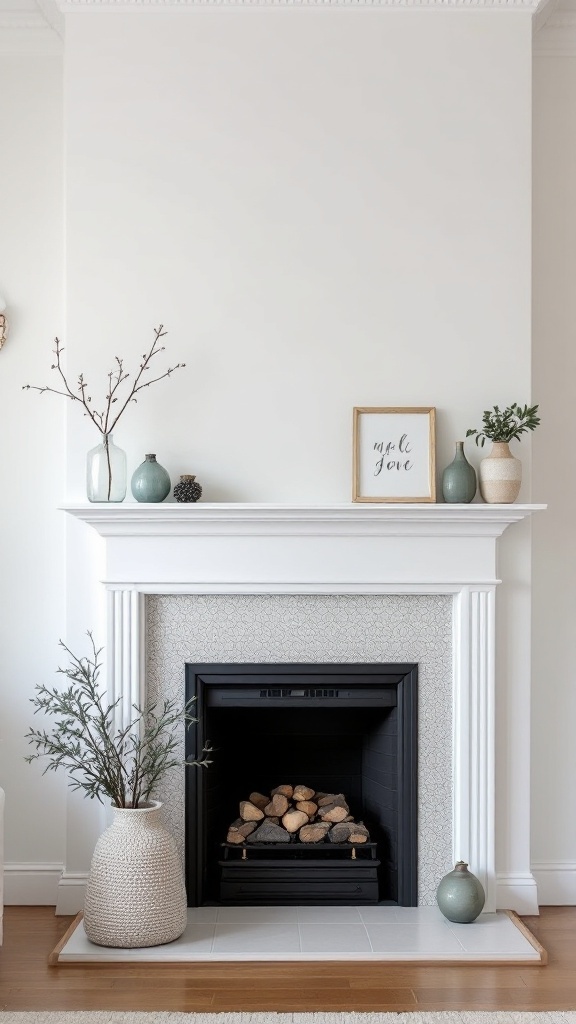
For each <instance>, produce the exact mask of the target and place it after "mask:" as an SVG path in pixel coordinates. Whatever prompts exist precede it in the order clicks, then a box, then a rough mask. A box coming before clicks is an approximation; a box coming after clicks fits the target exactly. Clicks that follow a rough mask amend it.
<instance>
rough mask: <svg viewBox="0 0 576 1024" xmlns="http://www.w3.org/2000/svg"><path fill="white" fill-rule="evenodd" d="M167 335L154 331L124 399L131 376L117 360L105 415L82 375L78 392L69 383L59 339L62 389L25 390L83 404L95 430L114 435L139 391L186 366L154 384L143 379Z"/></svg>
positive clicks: (58, 367) (26, 387) (110, 376)
mask: <svg viewBox="0 0 576 1024" xmlns="http://www.w3.org/2000/svg"><path fill="white" fill-rule="evenodd" d="M167 333H168V332H167V331H165V330H164V325H163V324H160V326H159V327H155V328H154V341H153V342H152V345H151V347H150V350H149V351H148V352H144V353H143V355H142V362H141V363H140V366H139V367H138V371H137V373H136V376H135V377H134V379H133V382H132V387H131V389H130V391H129V392H128V395H127V396H124V397H123V398H121V397H120V395H119V394H118V389H119V388H120V387H121V385H122V384H124V382H125V381H126V380H128V378H129V377H130V374H129V373H128V372H127V371H126V370H125V369H124V360H123V359H120V357H119V356H115V363H116V365H115V366H114V368H113V369H112V370H110V371H109V373H108V387H107V393H106V395H105V399H104V400H105V405H104V408H103V410H102V412H98V411H97V410H96V409H93V408H92V404H91V403H92V398H91V396H90V392H89V389H88V384H87V382H86V380H85V378H84V374H83V373H80V374H79V375H78V378H77V381H76V390H75V391H74V390H73V388H72V387H71V386H70V384H69V383H68V380H67V378H66V374H65V373H64V370H63V369H62V353H63V352H64V347H63V346H62V344H61V342H60V340H59V338H55V339H54V355H55V357H56V362H54V363H52V366H51V367H50V369H51V370H56V373H57V374H58V376H59V377H60V379H61V381H62V387H63V389H62V390H61V389H60V388H52V387H50V386H49V385H44V386H43V387H39V386H38V385H36V384H24V385H23V387H22V390H23V391H39V392H40V394H41V395H43V394H44V393H45V392H46V391H51V392H52V393H53V394H54V395H62V396H63V397H64V398H69V399H70V400H71V401H73V402H80V404H81V405H82V406H83V408H84V416H88V418H89V419H90V420H91V421H92V423H93V424H94V426H95V427H96V429H97V430H99V431H100V433H101V434H103V435H107V434H111V433H112V431H113V430H114V428H115V426H116V424H117V423H118V420H119V419H120V417H121V416H122V414H123V413H124V412H125V410H126V409H127V407H128V405H129V404H130V402H137V398H136V395H137V394H138V392H139V391H142V390H143V389H144V388H149V387H150V385H151V384H156V382H157V381H159V380H163V379H164V377H170V375H171V374H172V373H174V371H175V370H179V369H181V368H183V367H185V366H186V363H176V365H175V366H169V367H168V369H167V370H166V371H165V372H164V373H161V374H160V375H159V376H158V377H153V378H152V379H151V380H146V379H144V378H145V376H146V374H147V373H148V371H149V370H150V363H151V361H152V360H153V359H154V356H157V355H158V354H159V353H160V352H164V351H165V346H164V345H161V344H160V339H161V338H164V337H165V336H166V334H167ZM117 402H120V403H121V404H120V407H119V409H118V410H116V409H114V408H113V407H114V406H115V405H116V403H117Z"/></svg>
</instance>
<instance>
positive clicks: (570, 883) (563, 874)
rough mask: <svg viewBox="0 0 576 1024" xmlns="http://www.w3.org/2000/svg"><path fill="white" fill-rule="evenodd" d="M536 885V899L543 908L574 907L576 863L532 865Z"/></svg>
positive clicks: (543, 862)
mask: <svg viewBox="0 0 576 1024" xmlns="http://www.w3.org/2000/svg"><path fill="white" fill-rule="evenodd" d="M532 871H533V873H534V878H535V879H536V882H537V883H538V899H539V902H540V903H541V905H542V906H543V907H569V906H574V905H576V863H575V862H574V861H567V860H556V861H540V862H539V863H536V864H533V865H532Z"/></svg>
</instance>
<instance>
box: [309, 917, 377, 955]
mask: <svg viewBox="0 0 576 1024" xmlns="http://www.w3.org/2000/svg"><path fill="white" fill-rule="evenodd" d="M300 943H301V949H302V952H303V953H322V954H323V955H326V954H329V953H351V954H354V955H356V954H358V953H371V952H372V947H371V945H370V939H369V938H368V933H367V931H366V929H365V927H364V925H363V924H360V923H358V924H351V923H350V922H345V923H342V924H341V925H339V926H338V928H335V927H334V923H328V922H327V921H326V922H324V923H323V924H311V923H310V922H308V921H306V922H301V923H300Z"/></svg>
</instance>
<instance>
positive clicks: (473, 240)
mask: <svg viewBox="0 0 576 1024" xmlns="http://www.w3.org/2000/svg"><path fill="white" fill-rule="evenodd" d="M66 46H67V59H66V68H67V70H66V104H67V184H68V188H67V218H68V234H67V257H68V269H67V287H68V299H69V301H68V310H67V316H68V320H67V341H68V345H69V354H70V362H71V364H72V363H73V365H74V367H75V369H76V370H78V371H79V370H83V371H84V372H85V373H86V375H87V376H89V380H90V383H91V385H92V387H93V391H94V392H96V391H97V390H98V388H97V384H98V383H99V382H101V381H103V379H104V373H105V371H106V370H107V369H108V367H109V366H110V365H111V361H112V359H113V357H114V356H115V355H121V356H124V357H125V358H126V360H127V362H128V363H129V364H130V366H134V365H135V364H136V362H137V360H138V357H139V356H140V354H141V353H142V352H143V351H144V349H145V346H147V344H148V342H149V340H150V339H151V329H152V327H153V326H154V325H155V324H157V323H159V322H163V323H164V324H165V325H166V326H167V327H168V329H169V331H170V333H169V335H168V337H167V339H166V344H167V353H166V360H163V359H159V360H158V365H159V366H161V365H162V366H164V365H167V364H168V362H172V363H174V362H178V361H180V360H182V359H184V360H185V361H186V362H187V368H186V369H185V370H182V371H178V373H177V374H175V375H174V377H172V379H171V380H169V381H163V382H161V383H160V384H158V385H155V386H154V388H153V389H150V391H148V392H147V393H145V394H144V395H143V396H142V398H141V401H140V403H139V404H138V405H137V406H133V407H132V408H131V409H130V410H129V411H128V412H127V414H126V416H125V417H124V419H123V421H122V423H121V426H120V427H119V428H118V429H117V430H116V440H117V442H118V443H120V444H121V445H122V446H123V447H125V448H126V449H127V451H128V455H129V466H130V469H131V470H133V469H134V468H136V466H137V465H138V464H139V462H141V461H142V459H143V457H144V454H145V453H146V452H149V451H152V452H156V453H157V455H158V459H159V461H160V462H161V463H163V464H164V465H165V466H166V467H167V468H168V469H169V471H170V472H171V474H172V475H173V476H174V477H177V474H178V473H180V472H186V471H189V472H190V471H191V472H196V473H197V475H198V478H199V480H200V481H201V483H202V484H203V485H204V487H205V498H206V499H208V500H210V499H212V500H237V501H295V500H296V501H297V500H299V499H302V500H309V501H328V502H330V501H332V502H334V501H348V500H350V497H351V469H350V463H351V440H352V436H351V435H352V430H351V420H352V412H351V410H352V407H353V406H354V405H355V404H356V405H357V404H362V403H367V404H376V405H393V404H399V405H410V404H423V405H427V404H432V405H437V406H438V407H439V462H440V465H441V466H443V465H444V464H445V463H446V461H448V460H449V459H451V457H452V451H453V441H454V440H455V439H457V438H459V437H461V436H462V435H463V432H464V430H465V428H466V427H467V426H470V425H475V424H477V423H479V419H480V415H481V411H482V409H484V408H485V407H486V404H491V403H492V402H498V401H505V402H509V401H511V400H514V395H517V396H520V397H523V396H526V397H528V395H529V387H530V353H529V336H530V285H529V274H530V205H529V204H530V130H531V129H530V88H531V84H530V76H531V60H530V19H529V17H528V16H526V17H524V15H522V14H519V13H517V12H515V13H509V12H498V13H494V12H491V11H488V12H486V11H485V12H477V11H470V12H462V11H458V12H440V11H435V12H434V13H430V12H429V11H404V10H397V11H390V10H370V9H360V10H354V9H342V8H341V9H333V10H330V11H325V10H322V9H310V8H308V9H304V10H303V9H290V8H270V9H261V10H250V9H245V10H238V9H236V10H231V9H224V10H222V9H196V10H194V9H192V10H188V11H181V12H174V11H170V12H167V11H164V12H153V11H147V12H146V11H141V12H140V13H138V14H137V15H134V14H130V13H128V14H121V13H114V12H111V13H104V12H86V11H83V12H81V13H78V14H71V15H70V16H69V17H68V24H67V44H66ZM93 397H94V396H93ZM94 401H96V399H95V398H94ZM77 411H78V410H76V409H71V410H70V416H71V422H73V423H74V436H71V439H70V446H69V453H70V481H71V496H74V497H77V498H78V499H82V498H83V496H84V478H83V474H84V453H85V451H86V449H87V448H88V447H89V446H90V445H91V444H92V443H94V428H93V427H92V428H91V426H90V424H89V423H88V422H87V421H84V420H82V419H81V417H78V416H74V413H75V412H77ZM526 493H527V491H526Z"/></svg>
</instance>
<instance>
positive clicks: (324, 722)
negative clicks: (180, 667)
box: [185, 663, 418, 906]
mask: <svg viewBox="0 0 576 1024" xmlns="http://www.w3.org/2000/svg"><path fill="white" fill-rule="evenodd" d="M417 679H418V671H417V666H416V665H414V664H377V665H374V664H370V665H366V664H354V663H347V664H303V663H297V664H290V663H281V664H271V663H266V664H210V665H206V664H205V665H190V664H189V665H187V666H186V699H187V700H190V699H191V698H195V701H196V705H195V708H196V710H195V711H194V714H195V716H196V718H197V721H196V723H195V724H194V725H192V726H191V727H190V728H189V729H188V730H187V734H186V737H187V738H186V755H187V757H191V758H198V757H200V756H201V751H202V749H203V747H204V745H205V743H210V745H211V746H212V747H213V748H214V754H213V755H212V756H213V764H212V765H211V766H210V768H209V769H207V770H202V771H196V772H189V773H188V774H187V788H186V832H185V835H186V865H187V888H188V902H189V904H190V905H191V906H202V905H204V904H206V903H217V902H224V903H227V904H234V903H240V904H241V903H257V904H268V905H270V904H272V905H273V904H291V903H294V904H302V903H309V904H324V905H338V904H340V905H342V904H348V905H349V904H366V903H378V902H386V903H398V904H400V905H402V906H415V905H416V903H417V895H418V888H417V845H418V844H417V834H418V833H417V825H418V822H417V806H418V801H417V734H418V722H417ZM303 780H305V783H306V785H307V786H311V787H312V788H313V790H315V791H320V792H322V791H323V792H324V793H329V794H338V793H345V794H346V799H347V800H348V802H349V809H350V810H351V811H352V812H353V814H354V817H355V818H356V820H358V819H362V821H363V822H364V823H365V825H366V826H367V828H368V830H369V833H370V840H371V842H370V844H369V846H368V848H367V849H366V850H360V851H359V854H357V851H356V849H355V848H354V847H353V848H352V849H353V856H352V855H351V851H346V848H345V847H344V848H339V849H338V848H336V847H335V846H334V845H333V844H332V843H331V842H329V839H328V836H326V838H325V839H324V841H323V843H322V844H318V846H314V848H307V849H305V850H302V848H300V849H298V848H297V846H296V844H293V845H292V847H291V848H289V849H288V850H287V849H285V848H282V849H279V850H276V851H275V850H274V847H273V846H271V847H270V848H269V849H267V850H265V851H261V850H260V849H258V848H256V847H254V846H251V845H250V843H246V845H245V847H244V850H243V853H242V858H241V859H239V858H238V856H233V855H232V852H231V851H227V850H226V848H225V847H223V843H224V840H225V839H226V835H227V831H228V827H229V825H230V822H232V821H233V820H234V819H235V818H237V816H238V806H239V803H240V801H241V800H243V799H244V798H245V797H247V796H248V795H249V794H250V793H251V792H252V791H254V790H256V791H259V792H260V793H269V792H270V791H271V790H272V789H273V788H274V787H275V786H277V785H279V783H281V782H282V783H285V782H293V783H299V782H301V781H303ZM229 852H230V856H229V855H228V854H229ZM234 853H235V854H237V853H239V851H234ZM367 854H369V855H370V856H367ZM223 858H224V859H223ZM355 861H357V863H354V862H355Z"/></svg>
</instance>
